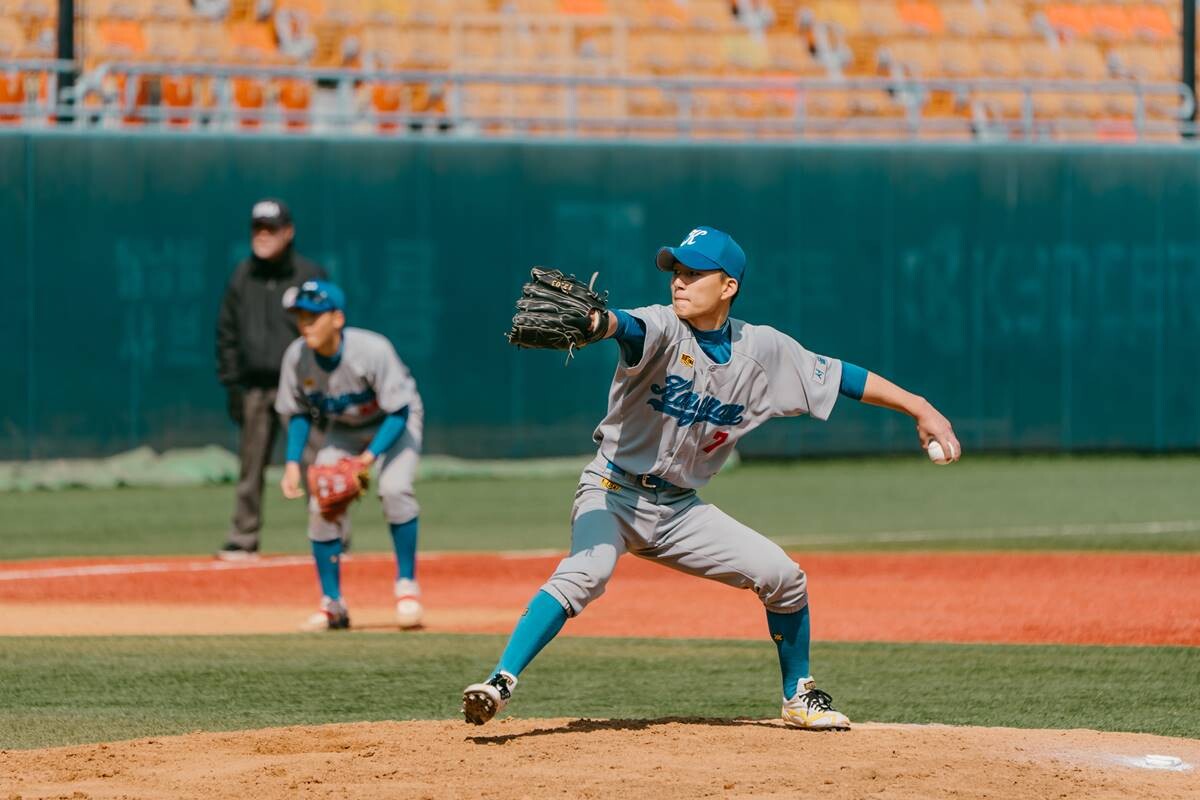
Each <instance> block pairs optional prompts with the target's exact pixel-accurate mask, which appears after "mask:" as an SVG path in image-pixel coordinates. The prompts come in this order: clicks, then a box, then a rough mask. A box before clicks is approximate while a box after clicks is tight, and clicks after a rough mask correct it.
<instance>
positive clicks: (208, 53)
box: [183, 21, 234, 64]
mask: <svg viewBox="0 0 1200 800" xmlns="http://www.w3.org/2000/svg"><path fill="white" fill-rule="evenodd" d="M183 37H184V39H183V43H184V46H185V47H188V46H189V45H190V50H189V51H185V55H184V59H185V60H188V61H195V62H197V63H200V64H219V63H231V62H232V61H233V60H234V57H233V43H232V42H231V41H230V40H229V38H228V37H227V36H226V35H225V26H224V25H222V24H221V23H220V22H211V21H206V22H192V23H189V24H188V25H187V26H186V27H185V28H184V29H183Z"/></svg>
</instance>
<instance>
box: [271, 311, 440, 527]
mask: <svg viewBox="0 0 1200 800" xmlns="http://www.w3.org/2000/svg"><path fill="white" fill-rule="evenodd" d="M342 341H343V345H342V354H341V360H340V361H339V362H338V365H337V366H336V367H335V368H334V369H333V371H331V372H327V371H326V370H325V369H324V368H323V367H321V365H320V364H318V363H317V359H316V354H315V353H314V352H313V351H312V350H310V349H309V348H308V347H306V346H305V344H304V339H303V338H300V339H297V340H296V341H294V342H292V343H291V344H290V345H289V346H288V349H287V350H286V351H285V352H284V354H283V364H282V366H281V368H280V377H279V393H278V395H277V397H276V400H275V410H276V411H277V412H279V414H280V415H281V416H283V417H291V416H292V415H294V414H313V415H320V416H323V417H324V418H326V419H327V420H329V430H328V432H327V433H326V437H325V445H324V447H322V448H321V449H320V450H318V451H317V455H316V459H315V460H314V463H316V464H331V463H333V462H335V461H337V460H338V459H340V458H344V457H345V456H352V455H358V454H359V453H361V452H363V451H364V450H366V449H367V445H369V444H370V443H371V440H372V439H373V438H374V437H375V434H376V433H377V432H378V431H379V426H380V424H381V423H382V422H383V420H384V418H385V417H386V416H387V415H388V414H391V413H393V412H396V411H399V410H401V409H402V408H404V407H405V406H407V407H408V424H407V425H406V426H405V428H404V433H403V434H402V435H401V436H400V438H399V439H397V440H396V442H395V444H393V445H392V446H391V447H390V448H389V449H387V450H385V451H384V452H383V453H380V454H379V459H378V462H377V463H378V465H379V469H378V473H377V476H376V484H377V486H378V489H379V497H380V499H381V500H382V501H383V513H384V516H385V517H386V518H387V521H388V522H389V523H394V524H398V523H404V522H408V521H409V520H411V519H413V518H414V517H416V516H417V514H418V512H419V511H420V508H419V507H418V505H417V500H416V498H415V497H414V496H413V480H414V479H415V478H416V474H417V462H418V460H419V458H420V454H421V435H422V431H423V428H424V422H425V409H424V406H423V405H422V404H421V396H420V395H419V394H417V383H416V381H415V380H413V377H412V374H411V373H409V371H408V367H406V366H405V365H404V362H402V361H401V360H400V357H399V356H397V355H396V350H395V348H393V347H392V343H391V342H389V341H388V340H387V339H386V338H385V337H383V336H380V335H379V334H378V333H374V332H372V331H368V330H363V329H361V328H346V329H344V330H343V331H342ZM349 532H350V515H349V514H348V513H347V514H343V515H342V516H341V517H340V518H339V519H338V520H336V521H334V522H330V521H328V520H326V519H324V518H323V517H322V516H321V514H320V512H319V510H318V508H317V504H316V500H315V499H313V498H310V499H309V504H308V536H309V538H310V539H312V540H313V541H317V542H325V541H332V540H333V539H337V538H339V537H340V538H342V539H345V538H346V537H347V535H348V534H349Z"/></svg>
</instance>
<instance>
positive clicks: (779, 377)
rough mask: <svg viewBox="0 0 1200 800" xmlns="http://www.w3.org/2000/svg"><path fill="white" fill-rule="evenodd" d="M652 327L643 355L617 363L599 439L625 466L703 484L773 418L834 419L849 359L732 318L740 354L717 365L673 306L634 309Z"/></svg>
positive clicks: (679, 482)
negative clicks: (817, 351)
mask: <svg viewBox="0 0 1200 800" xmlns="http://www.w3.org/2000/svg"><path fill="white" fill-rule="evenodd" d="M629 313H630V314H632V315H633V316H635V317H637V318H638V319H640V320H642V322H644V323H645V325H646V340H645V345H644V347H643V350H642V359H641V361H639V362H638V363H637V364H635V365H633V366H629V365H628V364H625V363H624V362H623V360H622V361H621V362H620V363H618V364H617V370H616V374H615V375H614V376H613V382H612V389H611V390H610V391H609V395H608V414H607V415H606V416H605V417H604V419H603V420H602V421H601V423H600V425H599V427H597V428H596V432H595V434H594V436H593V438H594V439H595V440H596V443H597V444H598V445H599V446H600V454H601V455H602V456H604V457H605V458H606V459H607V460H609V461H612V462H613V463H615V464H617V465H618V466H620V467H621V468H622V469H625V470H628V471H629V472H633V473H637V474H651V475H657V476H658V477H660V478H662V479H664V480H666V481H669V482H671V483H673V484H675V485H676V486H680V487H683V488H687V489H696V488H699V487H701V486H703V485H705V484H706V483H708V481H709V479H710V478H712V476H713V475H715V474H716V473H717V471H718V470H719V469H720V468H721V465H722V464H724V463H725V459H727V458H728V457H729V454H730V453H732V452H733V447H734V445H735V444H736V443H737V440H738V439H740V438H741V437H742V436H743V435H745V434H746V433H748V432H750V431H752V430H754V429H755V428H757V427H758V426H759V425H761V424H762V423H763V422H765V421H766V420H768V419H771V418H772V417H792V416H799V415H801V414H809V415H811V416H813V417H816V418H817V419H822V420H823V419H827V418H828V417H829V413H830V412H831V411H832V410H833V406H834V403H835V402H836V401H837V398H838V386H839V385H840V383H841V375H842V362H841V361H839V360H837V359H834V358H829V357H826V356H820V355H817V354H815V353H810V352H809V351H808V350H805V349H804V348H803V347H802V346H800V344H799V343H798V342H796V340H795V339H792V338H791V337H790V336H787V335H785V334H783V333H780V332H779V331H777V330H775V329H774V328H771V327H767V326H765V325H749V324H747V323H745V322H742V321H741V320H737V319H731V320H730V324H731V326H732V339H733V355H732V356H731V358H730V359H729V361H728V362H727V363H725V364H716V363H714V362H713V361H712V360H710V359H709V357H708V356H707V355H705V353H704V351H703V350H701V349H700V346H699V344H698V343H697V341H696V337H695V335H694V334H693V333H692V329H691V328H689V327H688V326H687V324H686V323H684V322H683V321H682V320H681V319H679V317H677V316H676V315H675V312H674V310H673V309H672V308H671V307H670V306H645V307H643V308H635V309H631V310H630V311H629Z"/></svg>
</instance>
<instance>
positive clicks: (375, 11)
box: [364, 0, 411, 27]
mask: <svg viewBox="0 0 1200 800" xmlns="http://www.w3.org/2000/svg"><path fill="white" fill-rule="evenodd" d="M364 11H365V15H366V20H365V21H366V22H367V23H368V24H369V25H372V26H383V27H393V26H397V25H401V24H403V23H404V22H405V21H406V20H408V18H409V16H410V13H411V6H410V3H409V2H408V0H365V6H364Z"/></svg>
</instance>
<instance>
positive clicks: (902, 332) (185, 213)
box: [0, 132, 1200, 459]
mask: <svg viewBox="0 0 1200 800" xmlns="http://www.w3.org/2000/svg"><path fill="white" fill-rule="evenodd" d="M0 179H2V180H0V235H2V236H3V241H4V259H3V292H2V293H0V303H2V304H3V305H2V309H3V312H2V317H0V322H2V324H3V326H4V331H3V341H4V342H5V344H7V345H8V348H9V354H8V357H7V358H6V359H5V366H4V368H3V375H4V388H5V391H4V393H3V396H2V398H0V425H2V426H3V437H2V439H0V458H8V459H11V458H29V457H52V456H70V455H93V454H104V453H111V452H115V451H119V450H123V449H126V448H129V447H131V446H135V445H138V444H143V443H145V444H150V445H152V446H154V447H157V448H165V447H174V446H186V445H194V444H199V443H207V442H217V443H221V444H231V443H232V442H233V440H234V433H233V429H232V426H231V425H230V424H229V423H228V422H227V421H226V419H225V416H224V410H223V408H224V406H223V397H222V394H221V391H220V389H219V387H218V386H217V384H216V381H215V377H214V368H213V362H214V357H213V349H214V348H213V326H214V321H215V317H216V309H217V305H218V302H219V298H220V294H221V291H222V287H223V285H224V282H225V280H226V277H227V275H228V273H229V271H230V269H231V267H232V265H233V263H234V262H235V260H236V259H237V258H239V257H241V256H242V255H243V254H244V253H245V252H246V247H247V241H246V239H247V215H248V209H249V207H250V205H251V203H252V201H253V200H254V199H255V198H257V197H259V196H261V195H267V194H273V195H278V196H281V197H283V198H285V199H286V200H287V201H288V202H289V203H290V204H291V205H292V208H293V211H294V214H295V216H296V218H297V223H298V231H299V232H298V244H299V248H300V250H301V251H302V252H304V253H306V254H308V255H310V256H311V257H313V258H316V259H318V260H320V261H322V262H323V263H324V264H325V265H326V266H327V267H328V268H329V269H330V271H331V272H332V274H333V275H334V276H335V277H336V278H337V280H339V281H340V282H341V283H343V284H344V285H345V287H346V289H347V293H348V296H349V302H350V314H349V316H350V319H351V323H352V324H357V325H362V326H364V327H369V328H375V329H377V330H380V331H382V332H384V333H385V334H387V335H388V336H389V337H391V338H392V340H393V341H394V342H395V343H396V346H397V349H398V350H399V352H400V354H401V356H402V357H403V358H404V359H405V361H407V362H408V364H409V365H410V366H411V367H412V369H413V372H414V373H415V375H416V377H417V380H418V384H419V386H420V389H421V392H422V394H423V395H424V397H425V402H426V406H427V409H428V423H427V425H428V427H427V430H428V449H429V450H431V451H435V452H444V453H454V454H459V455H466V456H496V457H499V456H522V455H535V454H553V453H578V452H581V451H586V450H587V449H589V447H590V446H591V443H590V433H591V429H592V426H593V425H594V423H595V421H596V420H597V419H598V417H599V415H600V414H601V412H602V411H603V407H604V402H605V392H606V387H607V383H608V379H609V377H610V375H611V371H612V367H613V362H614V353H615V346H614V345H613V344H612V343H609V342H603V343H600V344H598V345H596V346H594V347H592V348H589V349H588V350H587V351H584V352H583V353H581V354H580V355H579V356H578V357H577V358H576V359H575V361H574V362H573V363H572V364H571V365H570V366H567V367H564V366H563V358H562V356H561V355H560V354H556V353H541V352H528V351H523V352H518V351H516V350H514V349H512V348H511V347H509V346H508V345H507V344H506V343H505V341H504V339H503V336H502V334H503V333H504V331H505V330H507V327H508V320H509V317H510V315H511V310H512V301H513V299H514V297H515V296H516V293H517V290H518V288H519V286H520V284H521V282H522V280H523V278H524V277H525V274H526V271H527V269H528V267H529V266H530V265H533V264H549V265H553V266H558V267H562V268H564V269H566V270H568V271H574V272H578V273H581V274H590V273H591V272H592V271H593V270H599V272H600V277H599V280H598V285H599V286H601V287H603V288H607V289H609V290H610V291H611V300H612V302H613V304H614V305H616V306H618V307H629V306H636V305H641V304H645V303H651V302H659V301H663V300H665V299H666V298H667V289H666V281H665V278H664V277H663V276H662V275H661V274H660V273H657V272H656V271H655V270H654V268H653V266H652V261H651V259H652V257H653V254H654V251H655V249H656V248H657V247H658V246H659V245H661V244H674V243H676V242H678V240H679V239H680V238H682V237H683V236H684V235H685V234H686V233H687V231H688V230H689V229H690V228H691V227H692V226H694V225H696V224H708V225H714V226H717V227H721V228H724V229H726V230H729V231H731V232H733V233H734V234H735V236H736V237H737V238H738V239H739V240H740V241H741V243H742V244H743V245H744V247H745V249H746V251H747V253H748V255H749V259H750V267H749V272H748V275H747V280H746V281H745V284H744V287H743V288H744V290H743V292H742V297H741V298H740V299H739V300H738V303H737V305H736V307H735V311H736V315H737V316H740V317H743V318H746V319H750V320H752V321H756V322H763V323H769V324H771V325H774V326H776V327H779V328H781V329H783V330H785V331H787V332H789V333H791V334H792V335H793V336H795V337H796V338H797V339H799V340H800V341H801V342H802V343H804V344H805V345H806V346H808V347H809V348H810V349H813V350H816V351H819V352H823V353H828V354H831V355H835V356H839V357H843V358H846V359H849V360H852V361H855V362H857V363H859V364H861V365H863V366H866V367H868V368H870V369H873V370H875V371H877V372H880V373H882V374H885V375H888V376H891V377H893V378H895V379H897V380H898V381H899V382H901V383H902V384H904V385H906V386H908V387H910V388H911V389H913V390H914V391H917V392H920V393H923V394H925V395H926V396H928V397H929V398H931V399H932V400H934V401H935V402H936V403H937V404H938V405H939V406H941V407H942V408H943V410H944V411H945V412H946V414H947V415H948V416H950V418H951V419H952V420H953V421H954V422H955V424H956V426H957V428H958V431H959V435H960V437H961V438H962V439H963V442H964V444H965V445H966V446H967V447H970V448H973V449H976V450H981V449H1002V450H1009V449H1038V450H1082V449H1089V450H1090V449H1138V450H1172V449H1187V448H1195V447H1196V446H1197V444H1198V443H1200V400H1198V399H1197V395H1198V392H1197V389H1198V388H1200V387H1198V383H1200V378H1198V376H1200V224H1198V223H1200V191H1198V188H1200V180H1198V179H1200V151H1196V150H1194V149H1182V148H1179V149H1158V150H1153V149H1149V150H1148V149H1135V148H1092V149H1068V148H1062V147H957V146H956V147H945V148H942V147H938V148H931V147H913V146H879V147H875V146H872V147H854V146H838V147H833V146H829V147H825V146H799V147H782V146H781V147H774V146H761V145H760V146H741V145H737V146H735V145H695V146H680V145H665V144H664V145H636V146H634V145H621V144H604V143H598V144H587V145H569V144H547V143H519V142H452V141H436V140H432V139H430V140H425V141H393V142H385V141H331V140H319V139H307V138H305V139H300V138H298V139H295V140H284V139H264V138H210V137H202V136H195V137H192V136H185V135H174V136H169V137H157V136H150V135H120V136H117V135H87V136H82V135H76V134H56V133H53V132H51V133H45V134H37V135H26V134H16V133H10V134H4V135H0ZM911 447H915V444H914V437H913V433H912V428H911V425H910V424H909V423H908V422H907V421H906V420H904V419H901V418H899V417H897V416H896V415H893V414H891V413H889V412H885V411H882V410H879V409H874V408H866V407H860V406H858V405H857V404H855V403H852V402H845V401H844V402H843V403H841V404H840V405H839V407H838V408H837V409H836V410H835V412H834V415H833V418H832V419H831V421H830V422H829V423H825V424H822V423H817V422H813V421H810V420H787V421H776V422H774V423H772V424H770V425H768V426H767V427H766V428H765V429H763V430H760V431H759V432H758V433H756V434H755V435H753V436H751V437H749V438H748V439H747V440H746V441H745V444H744V447H743V451H744V452H746V453H749V454H762V455H766V454H773V455H785V454H786V455H793V454H801V455H803V454H818V453H841V452H871V451H898V450H901V449H904V448H911Z"/></svg>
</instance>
